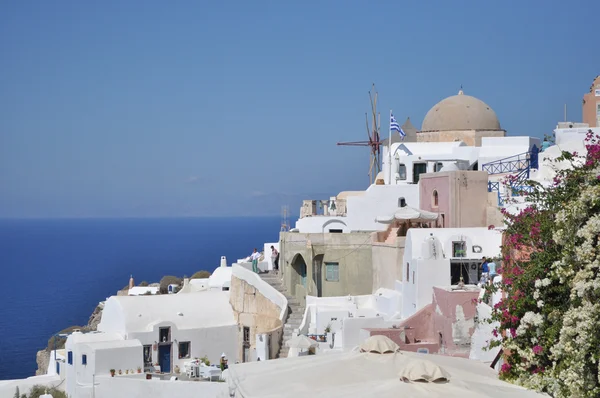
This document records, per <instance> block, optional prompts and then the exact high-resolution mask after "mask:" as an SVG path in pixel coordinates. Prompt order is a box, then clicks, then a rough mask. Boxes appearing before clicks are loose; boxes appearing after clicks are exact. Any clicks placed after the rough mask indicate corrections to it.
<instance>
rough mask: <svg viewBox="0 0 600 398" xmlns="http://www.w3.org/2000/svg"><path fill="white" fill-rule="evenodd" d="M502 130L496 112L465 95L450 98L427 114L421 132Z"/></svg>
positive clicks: (483, 103) (478, 100)
mask: <svg viewBox="0 0 600 398" xmlns="http://www.w3.org/2000/svg"><path fill="white" fill-rule="evenodd" d="M456 130H501V128H500V122H499V121H498V117H497V116H496V112H494V110H493V109H492V108H490V107H489V105H487V104H486V103H485V102H483V101H482V100H480V99H478V98H475V97H471V96H470V95H465V94H463V92H462V90H461V91H459V92H458V95H453V96H452V97H448V98H446V99H444V100H442V101H440V102H438V103H437V104H435V106H434V107H433V108H431V109H430V110H429V112H427V115H425V119H424V120H423V126H422V128H421V131H456Z"/></svg>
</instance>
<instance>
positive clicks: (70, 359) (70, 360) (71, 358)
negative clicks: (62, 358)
mask: <svg viewBox="0 0 600 398" xmlns="http://www.w3.org/2000/svg"><path fill="white" fill-rule="evenodd" d="M67 363H68V364H69V365H73V351H69V352H68V353H67Z"/></svg>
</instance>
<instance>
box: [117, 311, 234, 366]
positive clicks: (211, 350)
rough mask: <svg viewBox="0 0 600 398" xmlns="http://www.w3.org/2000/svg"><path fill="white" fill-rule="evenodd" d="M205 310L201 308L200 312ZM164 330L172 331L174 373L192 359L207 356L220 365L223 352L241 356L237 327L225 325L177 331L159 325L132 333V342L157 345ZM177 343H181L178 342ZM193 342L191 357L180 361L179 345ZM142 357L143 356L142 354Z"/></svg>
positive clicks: (154, 353) (155, 358) (154, 355)
mask: <svg viewBox="0 0 600 398" xmlns="http://www.w3.org/2000/svg"><path fill="white" fill-rule="evenodd" d="M200 310H201V309H199V311H200ZM161 327H170V328H171V341H172V342H173V344H172V347H171V358H172V359H171V372H173V369H174V368H175V366H179V368H180V369H183V365H184V363H185V362H187V361H189V360H190V358H201V357H203V356H207V357H208V359H209V360H210V362H211V363H218V362H219V360H220V358H221V353H223V352H224V353H225V354H226V355H227V356H228V357H229V358H236V357H237V351H238V350H237V338H238V327H237V325H235V324H233V325H225V326H217V327H208V328H207V327H201V326H200V325H199V326H198V328H196V329H183V330H179V329H177V326H176V325H175V324H173V323H171V322H159V323H157V324H155V325H153V327H152V330H151V331H148V332H132V333H130V334H129V335H128V336H127V337H128V339H138V340H139V341H140V342H141V343H142V345H153V344H154V343H155V342H157V341H158V339H159V330H160V328H161ZM175 340H177V342H175ZM187 341H189V342H190V358H181V359H180V358H179V344H178V343H179V342H187ZM140 358H142V354H140ZM152 361H153V362H154V363H156V362H158V349H157V350H156V351H154V350H153V351H152Z"/></svg>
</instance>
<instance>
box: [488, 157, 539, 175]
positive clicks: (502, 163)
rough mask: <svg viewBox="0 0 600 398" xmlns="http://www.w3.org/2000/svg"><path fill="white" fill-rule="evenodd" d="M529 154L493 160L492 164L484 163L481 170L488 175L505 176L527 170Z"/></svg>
mask: <svg viewBox="0 0 600 398" xmlns="http://www.w3.org/2000/svg"><path fill="white" fill-rule="evenodd" d="M529 166H530V152H525V153H520V154H518V155H513V156H509V157H507V158H503V159H498V160H494V161H493V162H489V163H484V164H483V165H482V166H481V170H483V171H487V172H488V174H506V173H513V172H515V171H522V170H525V169H527V170H528V169H529Z"/></svg>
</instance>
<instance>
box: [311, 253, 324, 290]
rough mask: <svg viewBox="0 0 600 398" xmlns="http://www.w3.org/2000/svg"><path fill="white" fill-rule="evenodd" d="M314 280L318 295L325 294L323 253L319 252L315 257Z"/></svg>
mask: <svg viewBox="0 0 600 398" xmlns="http://www.w3.org/2000/svg"><path fill="white" fill-rule="evenodd" d="M312 274H313V275H312V277H313V282H314V283H315V286H316V287H317V297H322V295H323V254H317V255H316V256H315V258H314V259H313V271H312Z"/></svg>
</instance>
